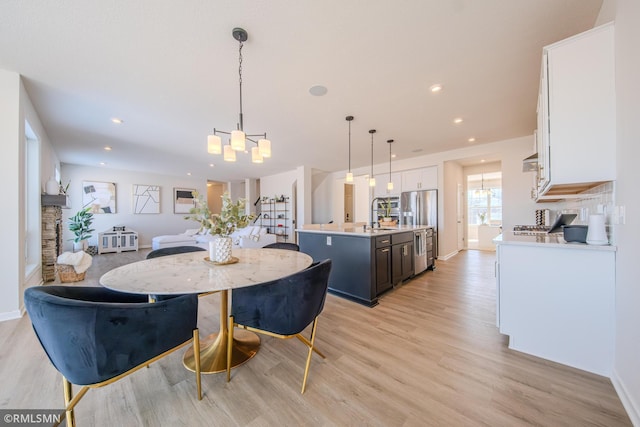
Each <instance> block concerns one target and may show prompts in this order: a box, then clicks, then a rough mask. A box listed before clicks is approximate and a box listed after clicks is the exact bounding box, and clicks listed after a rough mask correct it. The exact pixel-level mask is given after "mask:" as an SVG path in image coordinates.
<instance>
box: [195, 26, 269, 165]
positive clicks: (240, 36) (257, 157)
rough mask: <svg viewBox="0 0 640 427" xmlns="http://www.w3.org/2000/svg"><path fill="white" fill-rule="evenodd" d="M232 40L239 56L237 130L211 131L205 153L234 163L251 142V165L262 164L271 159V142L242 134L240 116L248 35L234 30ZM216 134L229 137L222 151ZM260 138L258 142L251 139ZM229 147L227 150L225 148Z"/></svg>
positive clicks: (265, 135)
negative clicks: (243, 62) (243, 63)
mask: <svg viewBox="0 0 640 427" xmlns="http://www.w3.org/2000/svg"><path fill="white" fill-rule="evenodd" d="M232 35H233V38H234V39H235V40H237V41H238V44H239V48H238V56H239V66H238V75H239V88H240V91H239V93H240V114H239V120H238V124H237V127H238V128H237V129H236V130H233V131H231V132H225V131H222V130H218V129H215V128H214V129H213V134H212V135H209V136H208V137H207V152H208V153H210V154H223V156H224V157H223V158H224V160H225V161H226V162H235V161H236V153H235V152H236V151H246V141H251V142H253V143H254V144H256V146H255V147H252V149H251V161H252V162H253V163H262V162H263V161H264V158H265V157H266V158H269V157H271V141H269V140H268V139H267V134H266V133H262V134H256V135H247V134H246V133H245V132H244V124H243V115H242V47H243V46H244V44H243V43H244V42H246V41H247V39H248V38H249V35H248V34H247V32H246V31H245V30H244V29H242V28H234V29H233V31H232ZM218 134H224V135H229V136H230V138H229V145H225V146H224V150H223V149H222V138H220V136H218ZM255 137H260V139H259V140H257V141H256V140H255V139H253V138H255ZM227 147H229V148H227Z"/></svg>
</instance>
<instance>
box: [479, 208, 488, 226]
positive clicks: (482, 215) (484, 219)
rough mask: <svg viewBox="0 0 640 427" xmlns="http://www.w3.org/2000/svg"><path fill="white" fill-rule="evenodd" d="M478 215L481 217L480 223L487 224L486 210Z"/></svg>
mask: <svg viewBox="0 0 640 427" xmlns="http://www.w3.org/2000/svg"><path fill="white" fill-rule="evenodd" d="M478 217H479V218H480V225H486V220H487V213H486V212H485V211H482V212H479V213H478Z"/></svg>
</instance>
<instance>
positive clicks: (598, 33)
mask: <svg viewBox="0 0 640 427" xmlns="http://www.w3.org/2000/svg"><path fill="white" fill-rule="evenodd" d="M614 65H615V63H614V27H613V24H606V25H603V26H600V27H596V28H594V29H592V30H589V31H586V32H584V33H581V34H578V35H576V36H573V37H571V38H569V39H566V40H563V41H560V42H558V43H555V44H552V45H550V46H547V47H545V48H544V51H543V63H542V73H541V85H540V100H539V102H538V115H539V117H538V141H539V146H538V165H539V168H540V169H539V185H538V194H539V195H540V196H542V195H549V196H552V195H556V194H575V193H578V192H581V191H584V190H586V189H588V188H590V187H592V186H595V185H597V184H599V183H602V182H605V181H613V180H615V177H616V173H615V156H616V130H615V129H616V127H615V124H616V108H615V69H614Z"/></svg>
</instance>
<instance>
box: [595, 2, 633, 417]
mask: <svg viewBox="0 0 640 427" xmlns="http://www.w3.org/2000/svg"><path fill="white" fill-rule="evenodd" d="M606 3H607V4H608V3H611V2H608V1H607V2H606ZM614 4H615V5H616V16H615V25H616V26H615V39H616V98H617V102H616V109H617V177H618V180H617V182H616V193H617V194H616V197H617V204H619V205H622V206H625V208H626V221H625V224H621V225H618V226H617V229H616V237H617V247H618V251H617V253H616V350H615V353H616V354H615V364H614V373H613V378H612V380H613V383H614V385H615V387H616V390H617V392H618V395H619V396H620V398H621V399H622V402H623V404H624V405H625V408H626V410H627V413H628V414H629V416H630V418H631V420H632V421H633V423H634V425H636V426H640V369H639V368H638V362H639V361H640V327H639V325H640V282H639V281H638V256H637V253H638V242H639V241H640V197H638V184H640V174H639V172H638V159H640V144H639V143H638V135H640V120H638V116H639V115H640V79H639V77H640V55H639V54H638V52H640V26H638V22H640V2H639V1H638V0H617V2H614ZM603 10H609V7H606V8H605V6H603Z"/></svg>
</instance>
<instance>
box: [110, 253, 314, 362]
mask: <svg viewBox="0 0 640 427" xmlns="http://www.w3.org/2000/svg"><path fill="white" fill-rule="evenodd" d="M207 255H208V252H189V253H183V254H178V255H170V256H163V257H158V258H152V259H147V260H144V261H138V262H134V263H131V264H126V265H123V266H121V267H118V268H115V269H113V270H111V271H109V272H107V273H105V274H104V275H102V277H100V284H101V285H102V286H104V287H105V288H109V289H112V290H115V291H120V292H128V293H135V294H146V295H149V296H150V298H151V299H153V298H155V296H156V295H175V294H188V293H197V294H207V293H211V292H220V294H221V295H220V329H219V331H218V332H217V333H214V334H212V335H210V336H208V337H206V338H205V339H203V340H202V342H201V347H200V348H201V349H200V364H201V370H202V373H216V372H224V371H226V369H227V336H228V335H227V334H228V329H227V328H228V304H229V303H228V299H229V291H232V290H233V289H237V288H243V287H247V286H253V285H258V284H260V283H265V282H270V281H272V280H276V279H280V278H282V277H286V276H289V275H291V274H294V273H297V272H299V271H301V270H304V269H305V268H307V267H309V266H310V265H311V264H312V262H313V259H312V258H311V257H310V256H309V255H307V254H305V253H302V252H296V251H290V250H284V249H265V248H252V249H234V250H233V257H234V261H235V259H237V262H235V263H232V264H217V263H213V262H211V261H209V258H208V257H207ZM231 297H232V298H233V295H231ZM233 338H234V340H233V351H232V360H231V366H232V367H236V366H238V365H241V364H242V363H244V362H246V361H247V360H249V359H250V358H251V357H253V356H254V355H255V354H256V353H257V351H258V348H259V347H260V338H259V337H258V335H256V334H255V333H253V332H249V331H246V330H243V329H239V330H238V331H235V332H234V334H233ZM183 362H184V365H185V367H186V368H187V369H189V370H192V371H195V357H194V354H193V349H189V350H187V352H186V353H185V355H184V358H183Z"/></svg>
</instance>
